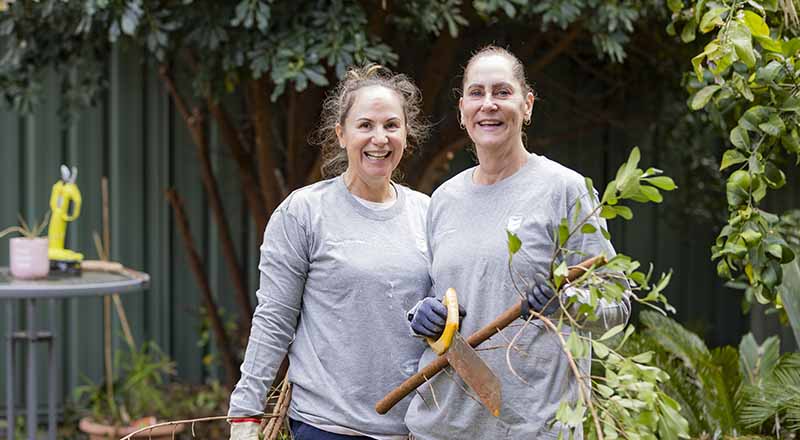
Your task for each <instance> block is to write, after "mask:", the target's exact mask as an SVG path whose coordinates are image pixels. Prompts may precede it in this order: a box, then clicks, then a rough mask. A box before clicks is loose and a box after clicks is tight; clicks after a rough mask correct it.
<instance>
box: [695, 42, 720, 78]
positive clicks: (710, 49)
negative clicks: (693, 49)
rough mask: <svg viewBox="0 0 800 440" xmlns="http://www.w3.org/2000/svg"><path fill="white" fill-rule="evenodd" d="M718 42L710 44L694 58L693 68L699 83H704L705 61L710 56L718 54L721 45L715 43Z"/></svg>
mask: <svg viewBox="0 0 800 440" xmlns="http://www.w3.org/2000/svg"><path fill="white" fill-rule="evenodd" d="M715 41H716V40H714V41H712V42H710V43H708V44H707V45H706V46H705V47H704V48H703V52H701V53H699V54H697V55H695V56H694V57H693V58H692V67H693V68H694V74H695V76H697V80H698V81H703V66H702V64H703V60H704V59H705V58H706V57H707V56H708V55H710V54H712V53H714V52H716V50H717V49H718V48H719V45H718V44H717V43H716V42H715Z"/></svg>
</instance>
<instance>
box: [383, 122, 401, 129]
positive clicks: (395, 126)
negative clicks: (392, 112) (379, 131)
mask: <svg viewBox="0 0 800 440" xmlns="http://www.w3.org/2000/svg"><path fill="white" fill-rule="evenodd" d="M386 128H388V129H390V130H397V129H398V128H400V124H398V123H397V122H395V121H392V122H389V123H387V124H386Z"/></svg>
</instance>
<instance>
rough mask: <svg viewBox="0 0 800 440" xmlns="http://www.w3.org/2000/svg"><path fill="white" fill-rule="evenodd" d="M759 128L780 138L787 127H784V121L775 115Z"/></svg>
mask: <svg viewBox="0 0 800 440" xmlns="http://www.w3.org/2000/svg"><path fill="white" fill-rule="evenodd" d="M758 128H760V129H761V130H762V131H763V132H764V133H766V134H768V135H770V136H780V135H781V133H783V132H784V131H786V125H784V123H783V120H782V119H781V118H780V116H778V115H776V114H774V113H773V114H772V115H770V117H769V119H767V122H764V123H761V124H758Z"/></svg>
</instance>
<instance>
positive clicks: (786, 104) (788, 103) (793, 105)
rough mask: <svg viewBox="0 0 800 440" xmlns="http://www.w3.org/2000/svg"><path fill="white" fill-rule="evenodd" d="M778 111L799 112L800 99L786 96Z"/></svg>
mask: <svg viewBox="0 0 800 440" xmlns="http://www.w3.org/2000/svg"><path fill="white" fill-rule="evenodd" d="M780 109H781V111H782V112H795V113H798V112H800V97H797V96H788V97H787V98H786V99H784V100H783V102H782V103H781V107H780Z"/></svg>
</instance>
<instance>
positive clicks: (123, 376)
mask: <svg viewBox="0 0 800 440" xmlns="http://www.w3.org/2000/svg"><path fill="white" fill-rule="evenodd" d="M114 358H115V359H114V364H115V365H116V367H117V368H116V371H115V372H114V377H113V380H111V381H110V382H106V381H101V382H98V383H90V384H88V385H84V386H81V387H78V389H77V390H76V394H77V397H78V400H79V401H81V402H82V403H85V404H87V405H88V407H89V409H90V414H89V415H88V416H86V417H84V418H82V419H81V420H80V423H79V425H78V427H79V429H80V430H81V431H82V432H84V433H86V434H87V435H88V436H89V439H90V440H106V439H118V438H120V437H123V436H126V435H129V434H131V433H133V432H135V431H137V430H139V429H141V428H143V427H146V426H150V425H154V424H156V423H157V422H158V420H157V419H156V416H155V415H156V414H157V415H158V416H160V417H164V418H168V417H170V416H171V415H172V414H171V411H172V408H171V407H170V405H168V404H167V402H166V401H165V396H167V393H166V383H165V382H166V378H167V377H168V376H171V375H174V374H175V363H174V362H172V361H171V360H170V359H169V358H168V357H167V355H165V354H164V353H163V352H162V351H161V350H160V349H159V348H158V346H156V345H155V344H153V343H144V344H142V346H141V348H140V349H133V348H132V347H131V348H129V349H128V350H119V351H117V353H116V355H115V356H114ZM183 429H184V426H183V425H171V426H162V427H159V428H154V429H152V430H146V431H144V432H141V433H139V434H137V435H136V436H135V438H143V439H153V440H158V439H171V438H173V437H174V435H175V434H177V433H179V432H181V431H183Z"/></svg>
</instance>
